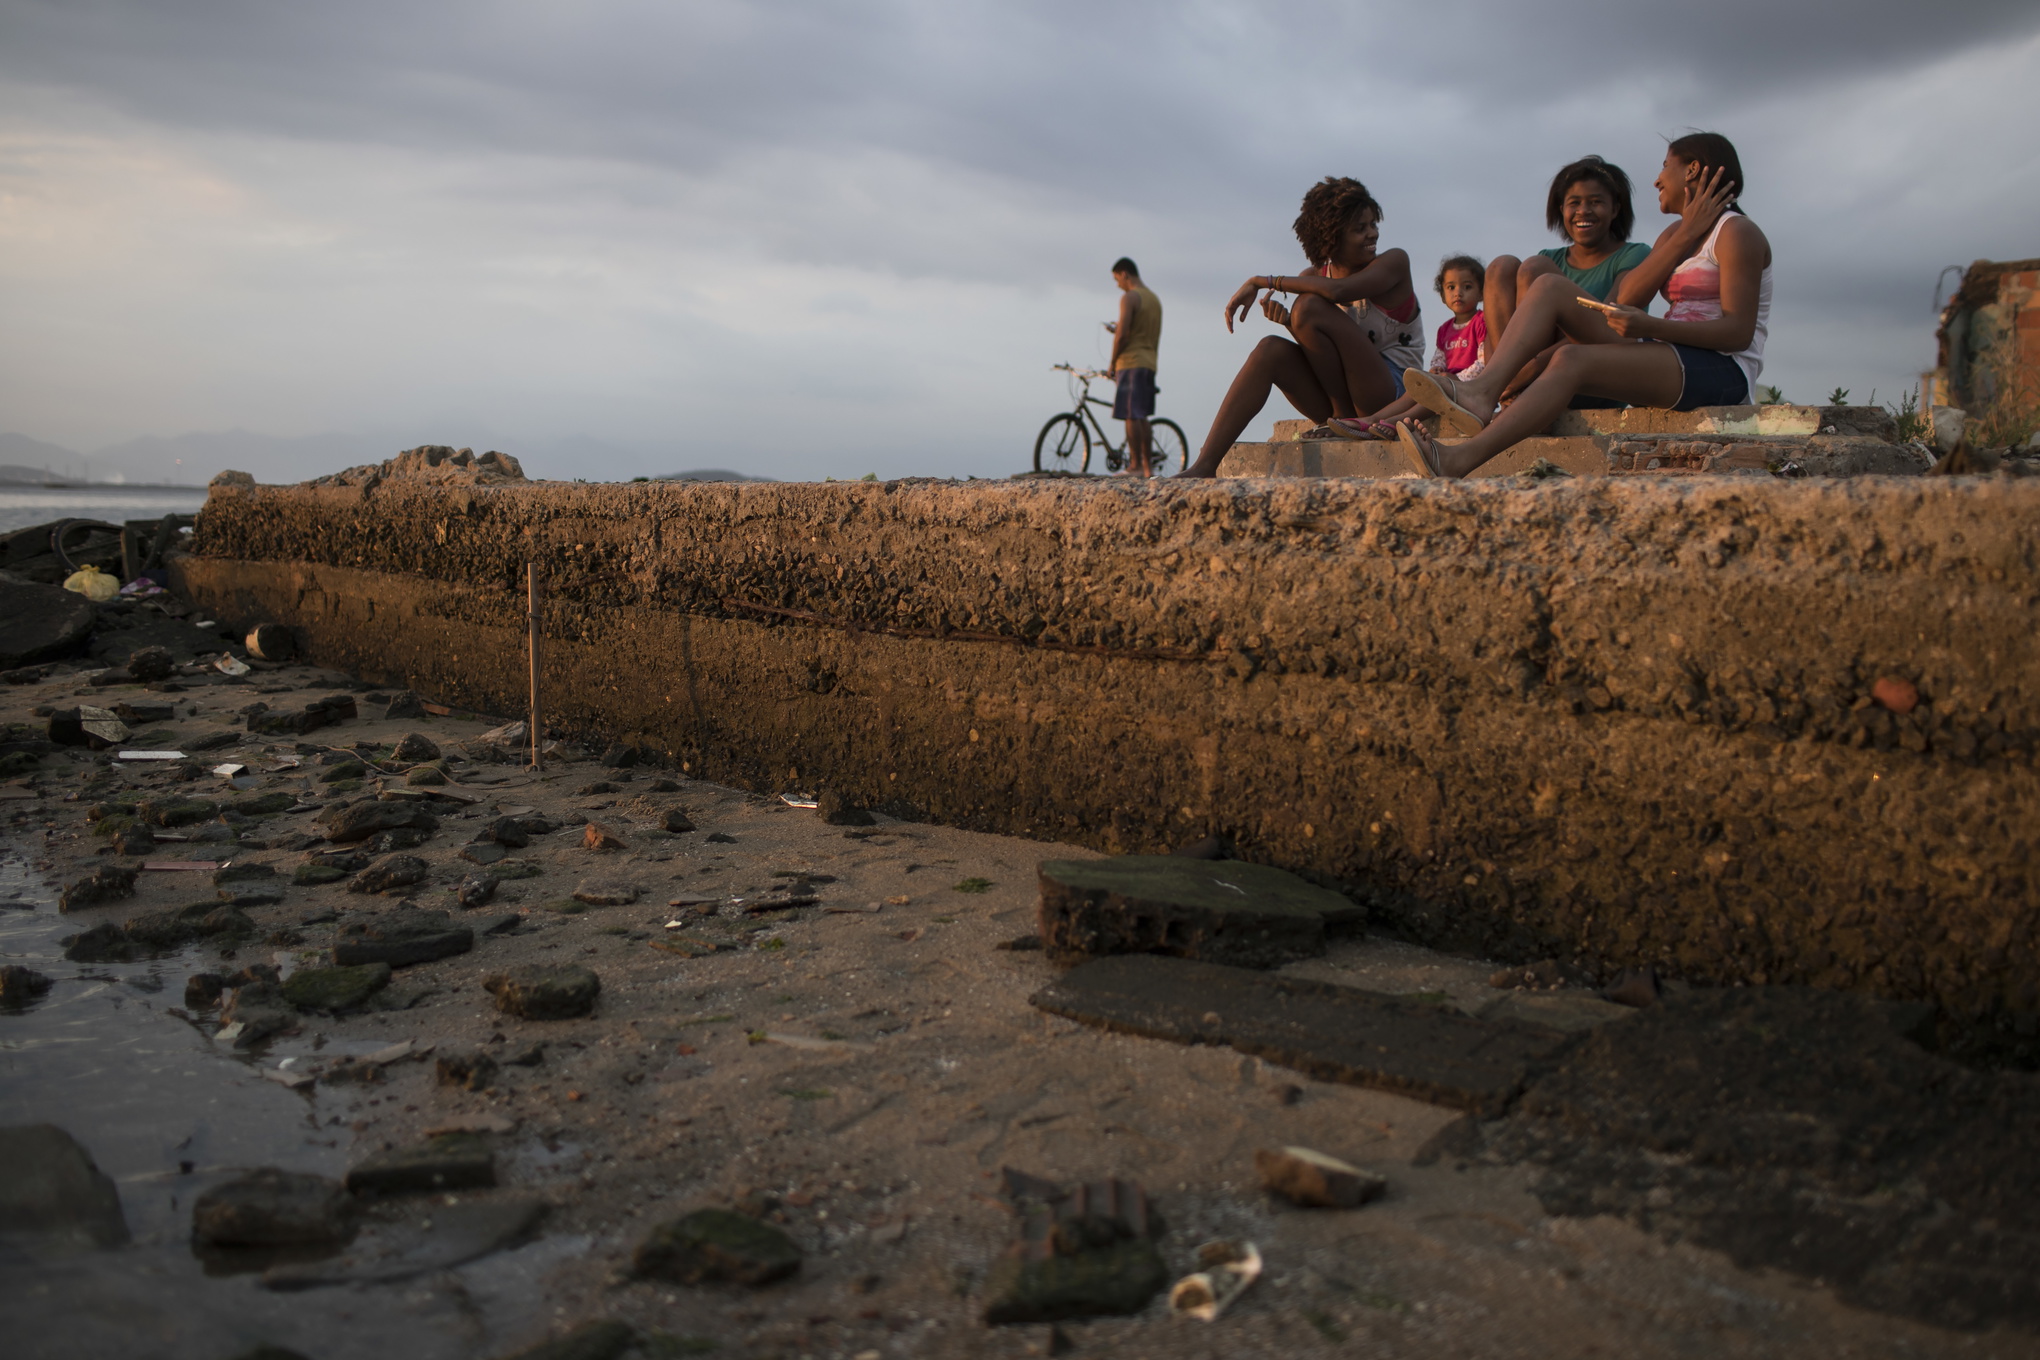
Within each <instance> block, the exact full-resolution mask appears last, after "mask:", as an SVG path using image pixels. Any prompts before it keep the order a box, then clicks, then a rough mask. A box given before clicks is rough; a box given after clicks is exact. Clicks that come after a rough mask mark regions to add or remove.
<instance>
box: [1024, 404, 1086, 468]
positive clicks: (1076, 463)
mask: <svg viewBox="0 0 2040 1360" xmlns="http://www.w3.org/2000/svg"><path fill="white" fill-rule="evenodd" d="M1090 467H1091V432H1090V431H1089V430H1087V429H1085V428H1084V422H1083V421H1082V420H1080V419H1078V418H1077V417H1076V416H1074V415H1070V414H1067V413H1066V414H1063V415H1059V416H1056V417H1055V418H1054V419H1052V420H1050V421H1049V422H1048V424H1046V425H1044V426H1042V427H1041V433H1040V434H1038V435H1036V436H1035V437H1034V470H1035V471H1036V472H1087V471H1089V470H1090Z"/></svg>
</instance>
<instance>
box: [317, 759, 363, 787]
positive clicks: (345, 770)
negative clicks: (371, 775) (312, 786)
mask: <svg viewBox="0 0 2040 1360" xmlns="http://www.w3.org/2000/svg"><path fill="white" fill-rule="evenodd" d="M367 776H368V766H366V765H364V764H362V763H361V762H360V761H358V760H344V761H342V762H340V763H339V764H338V765H335V766H334V767H333V768H331V769H330V770H327V771H326V772H325V773H324V774H322V775H320V776H319V782H320V783H321V784H338V783H340V782H341V781H342V780H346V779H364V778H366V777H367Z"/></svg>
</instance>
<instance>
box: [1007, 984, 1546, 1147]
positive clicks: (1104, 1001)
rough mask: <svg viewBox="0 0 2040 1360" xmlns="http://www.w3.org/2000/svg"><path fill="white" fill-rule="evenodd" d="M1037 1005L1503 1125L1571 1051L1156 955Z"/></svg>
mask: <svg viewBox="0 0 2040 1360" xmlns="http://www.w3.org/2000/svg"><path fill="white" fill-rule="evenodd" d="M1029 1000H1030V1001H1031V1002H1032V1003H1033V1004H1034V1005H1035V1006H1037V1007H1039V1008H1040V1009H1042V1010H1045V1011H1048V1012H1050V1013H1051V1014H1054V1015H1062V1016H1067V1017H1068V1018H1070V1019H1072V1020H1078V1021H1081V1022H1083V1023H1085V1024H1089V1025H1097V1026H1099V1027H1100V1028H1104V1029H1111V1030H1117V1031H1120V1032H1122V1033H1126V1034H1138V1035H1142V1036H1144V1037H1147V1038H1152V1039H1167V1040H1169V1041H1171V1042H1173V1043H1186V1044H1227V1045H1230V1046H1231V1047H1233V1048H1236V1049H1238V1050H1239V1051H1240V1052H1242V1053H1251V1054H1253V1055H1255V1056H1257V1057H1261V1058H1266V1059H1267V1060H1268V1061H1270V1062H1274V1063H1280V1064H1281V1065H1282V1066H1284V1067H1293V1068H1295V1069H1297V1070H1298V1071H1300V1072H1305V1073H1308V1074H1309V1075H1311V1076H1313V1077H1316V1078H1318V1079H1319V1080H1320V1081H1335V1082H1341V1083H1343V1084H1345V1085H1348V1086H1368V1087H1373V1088H1375V1089H1377V1090H1384V1091H1394V1092H1396V1093H1398V1094H1400V1095H1407V1096H1412V1097H1414V1098H1416V1099H1418V1100H1425V1101H1429V1102H1431V1103H1433V1104H1436V1105H1447V1106H1451V1107H1453V1108H1456V1109H1463V1110H1472V1111H1476V1112H1479V1113H1483V1114H1499V1113H1501V1112H1502V1111H1503V1110H1504V1109H1506V1108H1507V1106H1508V1104H1509V1102H1510V1101H1511V1100H1513V1099H1514V1098H1515V1096H1516V1095H1517V1093H1518V1092H1520V1091H1521V1090H1522V1089H1523V1085H1524V1083H1525V1082H1526V1081H1527V1080H1528V1079H1529V1078H1530V1076H1531V1075H1532V1074H1533V1073H1534V1072H1536V1071H1539V1070H1541V1069H1542V1068H1543V1067H1544V1066H1545V1065H1547V1064H1549V1063H1550V1062H1552V1061H1554V1060H1555V1059H1556V1058H1557V1057H1558V1055H1559V1054H1560V1053H1561V1052H1562V1051H1563V1050H1564V1049H1565V1047H1566V1046H1567V1044H1568V1043H1569V1042H1570V1039H1569V1037H1568V1036H1566V1035H1564V1034H1561V1033H1559V1032H1558V1031H1556V1030H1551V1029H1544V1028H1541V1027H1538V1026H1533V1025H1526V1024H1522V1023H1520V1022H1513V1021H1486V1020H1476V1019H1474V1018H1473V1017H1472V1016H1468V1015H1461V1014H1459V1013H1458V1012H1456V1011H1449V1010H1445V1009H1443V1008H1441V1007H1437V1006H1427V1005H1423V1004H1421V1003H1418V1002H1414V1001H1408V1000H1404V999H1400V998H1397V997H1392V996H1385V995H1382V994H1380V993H1376V992H1365V991H1361V990H1360V989H1359V988H1356V987H1340V986H1335V985H1333V984H1331V983H1326V982H1309V981H1305V980H1303V979H1301V978H1288V977H1280V976H1271V975H1269V974H1265V973H1257V972H1251V971H1249V970H1247V969H1243V968H1227V967H1221V966H1219V965H1217V964H1210V963H1200V962H1196V961H1193V960H1188V959H1170V958H1163V957H1160V956H1158V955H1153V954H1130V955H1123V956H1121V957H1118V958H1105V959H1094V960H1092V961H1090V962H1089V963H1084V964H1080V965H1079V966H1077V967H1076V968H1074V969H1072V970H1071V971H1070V972H1069V973H1067V974H1065V975H1064V976H1063V977H1062V978H1061V979H1060V980H1058V981H1056V982H1054V983H1051V984H1050V985H1049V986H1047V987H1044V988H1043V989H1042V990H1041V991H1039V992H1036V993H1035V994H1034V995H1033V996H1032V997H1030V998H1029Z"/></svg>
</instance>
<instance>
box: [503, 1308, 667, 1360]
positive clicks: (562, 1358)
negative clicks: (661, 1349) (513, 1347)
mask: <svg viewBox="0 0 2040 1360" xmlns="http://www.w3.org/2000/svg"><path fill="white" fill-rule="evenodd" d="M636 1341H637V1333H636V1331H634V1330H633V1329H632V1328H631V1326H630V1324H629V1323H626V1322H617V1321H615V1320H614V1319H612V1318H604V1319H602V1320H600V1321H597V1322H584V1323H582V1324H581V1325H580V1326H578V1327H576V1328H574V1330H573V1331H571V1332H568V1333H567V1334H566V1335H565V1336H556V1337H554V1338H553V1339H552V1340H550V1341H541V1342H539V1343H538V1344H537V1345H536V1346H531V1347H528V1348H527V1349H525V1350H521V1351H518V1352H517V1353H516V1354H515V1355H512V1356H509V1357H507V1360H616V1358H617V1357H618V1356H620V1355H622V1354H623V1353H624V1352H625V1351H627V1350H629V1349H630V1348H631V1346H632V1345H634V1344H635V1343H636Z"/></svg>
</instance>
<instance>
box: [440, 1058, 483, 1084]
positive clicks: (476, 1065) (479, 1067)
mask: <svg viewBox="0 0 2040 1360" xmlns="http://www.w3.org/2000/svg"><path fill="white" fill-rule="evenodd" d="M438 1069H439V1084H440V1085H441V1086H454V1087H458V1088H460V1089H461V1090H463V1091H486V1090H488V1089H489V1088H490V1087H491V1086H494V1085H495V1084H496V1060H495V1059H494V1058H492V1057H490V1056H489V1055H488V1054H486V1053H442V1054H440V1055H439V1064H438Z"/></svg>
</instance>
